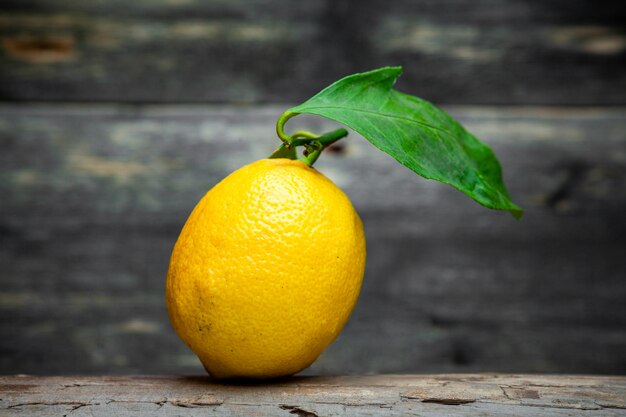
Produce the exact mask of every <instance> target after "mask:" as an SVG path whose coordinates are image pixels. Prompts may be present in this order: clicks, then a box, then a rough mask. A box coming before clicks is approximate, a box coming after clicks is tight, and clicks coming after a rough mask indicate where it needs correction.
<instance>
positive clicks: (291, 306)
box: [166, 159, 365, 378]
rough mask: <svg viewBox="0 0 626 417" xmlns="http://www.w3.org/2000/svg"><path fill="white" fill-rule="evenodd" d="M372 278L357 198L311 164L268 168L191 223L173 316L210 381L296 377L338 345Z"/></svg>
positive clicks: (269, 163)
mask: <svg viewBox="0 0 626 417" xmlns="http://www.w3.org/2000/svg"><path fill="white" fill-rule="evenodd" d="M364 269H365V237H364V233H363V226H362V223H361V220H360V219H359V216H358V214H357V213H356V211H355V210H354V208H353V206H352V204H351V203H350V200H349V199H348V197H347V196H346V195H345V194H344V193H343V192H342V191H341V190H340V189H339V188H338V187H337V186H336V185H335V184H333V183H332V182H331V181H330V180H329V179H328V178H326V177H325V176H324V175H322V174H321V173H320V172H318V171H317V170H315V169H314V168H312V167H310V166H308V165H306V164H305V163H303V162H300V161H297V160H290V159H263V160H260V161H257V162H254V163H252V164H250V165H247V166H245V167H243V168H241V169H239V170H237V171H235V172H234V173H232V174H230V175H229V176H228V177H226V178H225V179H224V180H222V181H221V182H220V183H219V184H217V185H216V186H215V187H214V188H212V189H211V190H210V191H209V192H208V193H207V194H206V195H205V196H204V197H203V198H202V199H201V201H200V202H199V203H198V205H197V206H196V207H195V209H194V210H193V212H192V213H191V215H190V216H189V219H188V220H187V222H186V223H185V226H184V227H183V230H182V232H181V233H180V236H179V238H178V240H177V242H176V245H175V247H174V250H173V253H172V257H171V260H170V265H169V270H168V274H167V283H166V299H167V307H168V312H169V316H170V320H171V322H172V325H173V327H174V329H175V330H176V332H177V334H178V335H179V337H180V338H181V339H182V340H183V341H184V342H185V343H186V344H187V345H188V346H189V347H190V348H191V349H192V350H193V351H194V352H195V353H196V354H197V355H198V357H199V359H200V361H201V362H202V364H203V365H204V367H205V368H206V370H207V371H208V372H209V373H210V374H211V375H212V376H213V377H215V378H237V377H243V378H272V377H280V376H287V375H292V374H294V373H297V372H299V371H301V370H302V369H304V368H306V367H308V366H309V365H311V364H312V363H313V361H315V359H316V358H317V357H318V356H319V355H320V353H321V352H322V351H323V350H324V349H325V348H326V347H327V346H328V345H329V344H330V343H331V342H332V341H333V340H334V339H335V338H336V337H337V335H338V334H339V332H340V331H341V329H342V327H343V326H344V324H345V323H346V321H347V320H348V317H349V316H350V313H351V312H352V310H353V308H354V305H355V303H356V300H357V298H358V295H359V291H360V288H361V282H362V279H363V272H364Z"/></svg>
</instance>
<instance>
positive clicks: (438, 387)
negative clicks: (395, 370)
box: [0, 374, 626, 417]
mask: <svg viewBox="0 0 626 417" xmlns="http://www.w3.org/2000/svg"><path fill="white" fill-rule="evenodd" d="M512 385H514V386H516V387H518V388H519V389H520V390H524V389H527V388H528V389H533V390H535V391H536V392H537V395H536V396H533V397H532V399H531V400H526V399H525V398H511V397H509V395H507V394H506V391H505V390H506V389H508V388H509V387H511V386H512ZM537 387H540V388H537ZM425 391H428V392H429V393H427V394H425V393H424V392H425ZM486 393H487V394H486ZM0 396H1V397H0V398H1V399H2V401H0V410H2V411H3V415H6V416H13V415H20V416H31V415H47V416H53V417H54V416H59V417H60V416H62V415H67V414H69V413H71V414H72V415H83V414H84V415H130V414H132V415H136V416H143V415H150V416H154V415H157V416H173V415H177V416H195V415H206V413H211V415H218V416H221V415H256V416H265V415H271V416H275V415H285V416H286V415H289V414H292V415H297V416H302V417H318V416H327V417H329V416H356V415H359V416H360V415H386V416H418V415H419V416H423V415H428V416H470V415H472V416H473V415H489V416H543V415H546V416H548V415H549V416H571V415H585V416H590V417H596V416H619V415H626V401H625V399H626V378H624V377H598V376H569V375H563V376H544V375H501V374H475V375H472V374H466V375H463V374H458V375H420V376H417V375H378V376H362V377H340V376H339V377H295V378H286V379H283V380H280V381H271V382H268V383H255V384H244V385H237V384H220V383H216V382H214V381H211V380H210V379H208V378H206V377H82V378H80V377H79V378H76V377H57V378H51V377H30V376H17V377H15V376H5V377H0ZM583 410H584V414H580V412H581V411H583Z"/></svg>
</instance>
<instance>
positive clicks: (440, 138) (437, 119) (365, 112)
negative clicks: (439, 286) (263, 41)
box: [278, 67, 522, 219]
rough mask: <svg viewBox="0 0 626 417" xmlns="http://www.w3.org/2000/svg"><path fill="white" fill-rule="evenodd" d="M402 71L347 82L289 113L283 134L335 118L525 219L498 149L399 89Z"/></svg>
mask: <svg viewBox="0 0 626 417" xmlns="http://www.w3.org/2000/svg"><path fill="white" fill-rule="evenodd" d="M401 73H402V68H401V67H385V68H380V69H376V70H374V71H369V72H364V73H360V74H354V75H350V76H348V77H345V78H342V79H341V80H339V81H337V82H335V83H333V84H332V85H330V86H328V87H326V88H325V89H324V90H322V91H320V92H319V93H317V94H316V95H315V96H313V97H312V98H310V99H309V100H307V101H306V102H304V103H302V104H300V105H299V106H296V107H292V108H291V109H289V110H287V112H285V114H283V116H282V117H281V119H279V122H278V124H279V126H278V130H279V132H282V129H283V125H284V123H285V122H286V121H287V120H288V119H289V118H291V117H293V116H295V115H296V114H300V113H308V114H315V115H318V116H322V117H326V118H328V119H332V120H334V121H336V122H339V123H341V124H343V125H346V126H348V127H350V128H351V129H352V130H354V131H356V132H358V133H359V134H361V135H362V136H363V137H364V138H366V139H367V140H368V141H370V142H371V143H372V144H373V145H374V146H376V147H377V148H378V149H380V150H381V151H383V152H386V153H388V154H389V155H391V156H392V157H393V158H395V159H396V160H397V161H398V162H400V163H401V164H402V165H404V166H406V167H407V168H409V169H411V170H413V171H414V172H416V173H417V174H419V175H421V176H423V177H425V178H428V179H433V180H437V181H441V182H443V183H446V184H449V185H451V186H452V187H454V188H456V189H458V190H460V191H462V192H464V193H465V194H467V195H468V196H470V197H471V198H473V199H474V200H476V201H477V202H478V203H480V204H482V205H483V206H486V207H489V208H492V209H498V210H508V211H509V212H510V213H511V214H512V215H513V216H514V217H515V218H517V219H520V218H521V216H522V209H521V208H520V207H518V206H517V205H515V204H514V203H513V202H512V201H511V199H510V197H509V195H508V193H507V191H506V187H505V185H504V182H503V181H502V170H501V168H500V164H499V162H498V160H497V159H496V157H495V155H494V154H493V151H492V150H491V149H490V148H489V147H488V146H487V145H486V144H484V143H482V142H481V141H480V140H478V139H477V138H476V137H475V136H473V135H472V134H471V133H469V132H468V131H467V130H465V128H464V127H463V126H461V124H460V123H459V122H457V121H456V120H454V119H453V118H452V117H451V116H449V115H448V114H447V113H445V112H444V111H443V110H441V109H439V108H437V107H435V106H434V105H433V104H431V103H429V102H428V101H425V100H422V99H420V98H418V97H414V96H411V95H408V94H403V93H401V92H399V91H397V90H394V89H393V88H392V87H393V85H394V83H395V81H396V79H397V78H398V77H399V76H400V74H401Z"/></svg>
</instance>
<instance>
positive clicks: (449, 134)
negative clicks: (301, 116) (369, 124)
mask: <svg viewBox="0 0 626 417" xmlns="http://www.w3.org/2000/svg"><path fill="white" fill-rule="evenodd" d="M315 109H335V110H351V111H353V112H356V113H368V114H374V115H378V116H381V117H388V118H391V119H398V120H404V121H406V122H409V123H415V124H417V125H420V126H423V127H426V128H428V129H432V130H435V131H437V132H441V133H444V134H446V135H448V136H450V137H451V138H452V139H456V137H455V136H454V135H453V134H452V133H450V132H448V131H447V130H444V129H441V128H438V127H436V126H432V125H430V124H428V123H424V122H420V121H418V120H415V119H411V118H408V117H402V116H398V115H395V114H392V113H382V112H377V111H372V110H363V109H357V108H354V107H347V106H315V107H309V106H307V107H306V110H305V111H310V110H315Z"/></svg>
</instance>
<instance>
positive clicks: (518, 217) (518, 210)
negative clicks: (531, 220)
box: [509, 207, 524, 221]
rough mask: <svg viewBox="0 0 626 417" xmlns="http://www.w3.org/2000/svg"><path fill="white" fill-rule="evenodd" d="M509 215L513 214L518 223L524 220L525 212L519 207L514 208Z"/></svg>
mask: <svg viewBox="0 0 626 417" xmlns="http://www.w3.org/2000/svg"><path fill="white" fill-rule="evenodd" d="M509 213H511V215H512V216H513V218H515V220H517V221H520V220H522V217H523V216H524V210H522V209H521V208H519V207H517V208H514V209H510V210H509Z"/></svg>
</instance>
